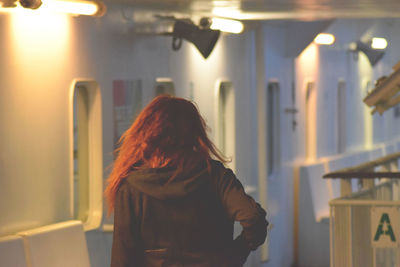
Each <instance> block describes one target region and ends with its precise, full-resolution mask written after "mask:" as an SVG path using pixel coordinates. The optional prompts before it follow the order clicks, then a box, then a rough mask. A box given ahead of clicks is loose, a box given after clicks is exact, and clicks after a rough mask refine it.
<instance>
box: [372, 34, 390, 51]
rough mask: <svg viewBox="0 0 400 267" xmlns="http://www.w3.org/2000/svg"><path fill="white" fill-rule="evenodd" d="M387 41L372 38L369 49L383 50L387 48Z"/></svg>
mask: <svg viewBox="0 0 400 267" xmlns="http://www.w3.org/2000/svg"><path fill="white" fill-rule="evenodd" d="M387 44H388V43H387V41H386V39H385V38H381V37H374V38H372V41H371V47H372V48H373V49H385V48H386V47H387Z"/></svg>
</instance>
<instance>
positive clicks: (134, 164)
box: [105, 95, 227, 213]
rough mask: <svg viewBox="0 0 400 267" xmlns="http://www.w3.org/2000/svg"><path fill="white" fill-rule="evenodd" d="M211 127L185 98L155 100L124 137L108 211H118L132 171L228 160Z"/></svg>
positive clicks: (112, 177)
mask: <svg viewBox="0 0 400 267" xmlns="http://www.w3.org/2000/svg"><path fill="white" fill-rule="evenodd" d="M207 130H208V127H207V125H206V123H205V121H204V119H203V118H202V117H201V115H200V113H199V111H198V110H197V108H196V106H195V105H194V104H193V103H192V102H190V101H187V100H185V99H183V98H178V97H172V96H169V95H161V96H158V97H156V98H154V99H153V101H152V102H151V103H150V104H148V105H147V106H146V107H145V108H144V109H143V110H142V111H141V112H140V113H139V115H138V117H137V118H136V120H135V121H134V122H133V124H132V125H131V127H130V128H129V129H128V130H127V131H126V132H125V133H124V134H123V135H122V136H121V138H120V140H119V148H118V149H117V150H116V151H115V153H117V155H118V156H117V158H116V160H115V162H114V166H113V169H112V172H111V174H110V176H109V177H108V179H107V188H106V190H105V196H106V198H107V200H108V211H109V213H111V212H112V211H113V210H114V203H115V196H116V193H117V190H118V188H119V185H120V183H121V181H122V180H123V179H124V178H126V177H127V176H128V174H129V173H130V172H131V171H134V170H138V169H144V168H163V167H172V168H173V169H175V174H174V175H173V176H172V177H171V180H172V179H173V178H174V177H176V175H178V174H179V173H181V172H182V171H187V170H191V169H193V168H195V167H196V166H197V165H198V164H199V163H201V162H206V164H207V166H208V170H209V171H211V159H212V157H214V158H216V159H219V160H220V161H222V162H226V161H227V160H226V159H225V157H224V156H223V155H222V154H221V152H220V151H218V149H217V148H216V147H215V145H214V144H213V143H212V142H211V140H210V139H209V138H208V136H207Z"/></svg>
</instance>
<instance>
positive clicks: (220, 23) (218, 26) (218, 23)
mask: <svg viewBox="0 0 400 267" xmlns="http://www.w3.org/2000/svg"><path fill="white" fill-rule="evenodd" d="M210 29H212V30H220V31H223V32H230V33H241V32H242V31H243V23H242V22H240V21H238V20H231V19H219V18H213V19H212V23H211V26H210Z"/></svg>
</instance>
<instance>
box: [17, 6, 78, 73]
mask: <svg viewBox="0 0 400 267" xmlns="http://www.w3.org/2000/svg"><path fill="white" fill-rule="evenodd" d="M10 15H11V27H12V28H11V29H12V32H11V33H12V35H11V38H12V49H11V50H10V56H12V59H13V62H14V64H15V66H18V71H17V73H18V75H20V76H21V77H30V79H32V81H35V80H36V79H45V77H37V75H35V74H36V71H37V70H41V71H42V72H43V73H47V74H48V75H50V76H51V75H55V74H56V73H57V74H58V72H62V70H61V69H60V66H63V65H62V62H64V61H65V60H66V59H67V57H68V55H69V54H68V51H69V43H70V42H69V38H70V25H69V22H70V18H69V16H68V15H66V14H56V13H51V12H46V11H44V10H40V9H38V10H28V9H21V10H18V11H17V12H12V13H11V14H10Z"/></svg>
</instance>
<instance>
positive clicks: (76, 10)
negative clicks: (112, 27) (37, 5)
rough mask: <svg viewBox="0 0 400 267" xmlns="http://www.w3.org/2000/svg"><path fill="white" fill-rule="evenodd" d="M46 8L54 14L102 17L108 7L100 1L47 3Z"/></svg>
mask: <svg viewBox="0 0 400 267" xmlns="http://www.w3.org/2000/svg"><path fill="white" fill-rule="evenodd" d="M46 7H47V8H48V9H50V10H51V11H54V12H61V13H68V14H72V15H87V16H102V15H104V13H105V11H106V6H105V5H104V4H103V2H100V1H63V0H56V1H47V2H46Z"/></svg>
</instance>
